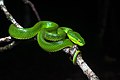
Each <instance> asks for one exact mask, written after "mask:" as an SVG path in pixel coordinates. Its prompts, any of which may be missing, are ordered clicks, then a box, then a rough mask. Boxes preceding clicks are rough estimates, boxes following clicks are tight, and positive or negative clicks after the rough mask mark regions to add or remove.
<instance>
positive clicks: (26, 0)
mask: <svg viewBox="0 0 120 80" xmlns="http://www.w3.org/2000/svg"><path fill="white" fill-rule="evenodd" d="M23 2H24V3H25V4H29V5H30V6H31V8H32V10H33V12H34V13H35V15H36V17H37V19H38V21H40V16H39V14H38V11H37V10H36V8H35V6H34V4H33V3H32V2H31V1H29V0H23Z"/></svg>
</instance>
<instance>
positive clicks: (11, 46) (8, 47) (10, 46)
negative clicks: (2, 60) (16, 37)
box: [0, 41, 16, 52]
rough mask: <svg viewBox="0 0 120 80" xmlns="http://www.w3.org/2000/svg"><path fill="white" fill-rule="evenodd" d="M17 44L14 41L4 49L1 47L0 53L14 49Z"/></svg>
mask: <svg viewBox="0 0 120 80" xmlns="http://www.w3.org/2000/svg"><path fill="white" fill-rule="evenodd" d="M15 44H16V43H15V41H12V42H11V43H9V44H7V45H5V46H3V47H0V52H3V51H5V50H8V49H11V48H13V46H15Z"/></svg>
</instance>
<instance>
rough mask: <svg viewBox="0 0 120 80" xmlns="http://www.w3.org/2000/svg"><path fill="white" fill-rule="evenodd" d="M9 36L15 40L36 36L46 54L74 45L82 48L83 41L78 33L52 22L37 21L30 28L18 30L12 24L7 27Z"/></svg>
mask: <svg viewBox="0 0 120 80" xmlns="http://www.w3.org/2000/svg"><path fill="white" fill-rule="evenodd" d="M9 34H10V36H11V37H13V38H15V39H20V40H24V39H30V38H33V37H34V36H37V41H38V44H39V45H40V47H41V48H42V49H44V50H45V51H47V52H56V51H59V50H61V49H63V48H66V47H72V46H73V45H74V44H77V45H79V46H83V45H84V44H85V41H84V39H83V38H82V37H81V35H80V34H79V33H78V32H75V31H73V30H72V29H71V28H68V27H59V26H58V24H56V23H55V22H52V21H39V22H37V23H36V24H35V25H34V26H33V27H30V28H18V27H16V26H15V25H14V24H11V25H10V27H9Z"/></svg>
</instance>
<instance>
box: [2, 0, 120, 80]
mask: <svg viewBox="0 0 120 80" xmlns="http://www.w3.org/2000/svg"><path fill="white" fill-rule="evenodd" d="M32 2H33V3H34V5H35V7H36V9H37V11H38V13H39V15H40V18H41V20H49V21H54V22H56V23H58V24H59V26H66V27H70V28H72V29H73V30H75V31H77V32H79V33H80V34H81V35H82V37H83V38H84V39H85V42H86V45H85V46H83V47H79V48H80V50H81V51H82V56H83V59H84V60H85V61H86V63H87V64H88V65H89V66H90V67H91V69H92V70H93V71H94V72H95V73H96V74H97V76H99V77H100V79H101V80H119V79H120V73H119V52H120V51H119V47H120V45H119V44H120V32H119V22H118V19H119V7H118V2H115V1H109V0H92V1H91V0H76V1H75V0H74V1H72V0H69V1H65V0H56V1H53V0H34V1H32ZM5 5H6V7H7V9H8V11H9V12H10V13H11V14H12V15H13V17H14V18H15V19H16V21H17V22H18V23H20V24H21V25H22V26H24V27H31V26H33V25H34V24H35V23H36V22H37V21H38V20H37V18H36V16H35V14H34V13H33V11H32V9H31V8H30V6H29V5H25V4H24V3H23V2H22V0H5ZM10 24H11V22H10V21H8V20H7V18H6V16H5V15H4V13H3V11H2V10H1V11H0V37H5V36H8V35H9V34H8V28H9V25H10ZM18 42H19V41H18ZM1 46H3V45H2V44H1ZM0 78H1V79H0V80H11V79H12V80H18V79H21V80H26V79H31V80H45V79H49V80H87V77H86V76H85V75H84V74H83V72H82V70H81V69H80V68H79V66H77V65H73V64H72V62H71V61H70V60H69V56H68V55H66V54H64V52H62V51H59V52H56V53H47V52H45V51H44V50H42V49H41V48H40V47H39V45H38V44H37V41H30V40H27V41H26V40H25V41H20V43H19V44H18V45H16V46H15V47H13V48H12V49H11V50H7V51H4V52H0Z"/></svg>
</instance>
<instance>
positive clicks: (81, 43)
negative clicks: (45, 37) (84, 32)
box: [67, 30, 85, 46]
mask: <svg viewBox="0 0 120 80" xmlns="http://www.w3.org/2000/svg"><path fill="white" fill-rule="evenodd" d="M67 36H68V37H69V39H70V40H71V41H72V42H73V43H75V44H77V45H79V46H84V45H85V41H84V39H83V38H82V37H81V35H80V34H79V33H77V32H75V31H72V30H70V31H68V33H67Z"/></svg>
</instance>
